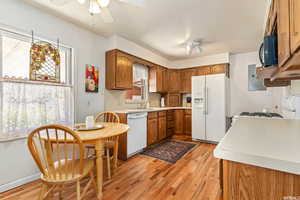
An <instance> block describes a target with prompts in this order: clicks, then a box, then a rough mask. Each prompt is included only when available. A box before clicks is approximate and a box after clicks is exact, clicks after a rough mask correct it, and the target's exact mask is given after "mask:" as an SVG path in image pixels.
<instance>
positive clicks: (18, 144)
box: [0, 0, 108, 192]
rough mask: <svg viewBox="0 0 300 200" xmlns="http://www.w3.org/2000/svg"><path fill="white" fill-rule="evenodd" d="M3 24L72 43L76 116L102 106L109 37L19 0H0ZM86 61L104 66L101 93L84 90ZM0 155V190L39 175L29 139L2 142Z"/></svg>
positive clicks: (67, 43)
mask: <svg viewBox="0 0 300 200" xmlns="http://www.w3.org/2000/svg"><path fill="white" fill-rule="evenodd" d="M0 24H2V25H1V27H7V26H9V27H11V28H13V29H17V30H19V31H24V32H26V33H29V32H30V31H31V30H34V32H35V33H36V34H37V35H38V36H40V37H43V38H45V39H48V40H53V41H56V39H57V38H59V39H60V41H61V42H62V43H64V44H66V45H68V46H71V47H73V48H74V50H75V59H76V65H75V69H76V71H77V77H76V80H75V81H76V82H75V84H76V86H77V91H76V92H77V97H78V98H77V102H76V114H77V118H76V120H77V121H83V119H84V117H85V116H86V115H88V114H94V113H96V112H99V111H102V110H103V107H104V89H103V88H104V64H105V58H104V56H105V54H104V52H105V51H106V49H107V46H108V41H107V39H105V38H102V37H100V36H98V35H95V34H93V33H91V32H89V31H86V30H84V29H81V28H78V27H76V26H74V25H72V24H69V23H67V22H65V21H62V20H60V19H58V18H56V17H53V16H50V15H48V14H45V13H44V12H42V11H39V10H38V9H35V8H33V7H31V6H28V5H26V4H24V3H23V2H22V1H19V0H1V6H0ZM6 25H7V26H6ZM85 64H95V65H97V66H100V67H101V68H100V73H101V78H100V87H101V89H100V92H99V93H96V94H87V93H85V91H84V76H85V74H84V70H85ZM89 102H90V104H89ZM0 158H1V164H0V192H1V191H3V190H6V189H8V188H10V187H11V186H16V185H18V184H22V183H24V182H27V181H30V180H32V179H34V178H36V177H37V176H36V174H37V172H38V170H37V169H36V167H35V164H34V162H33V161H32V159H31V156H30V155H29V152H28V150H27V144H26V139H22V140H18V141H14V142H7V143H0Z"/></svg>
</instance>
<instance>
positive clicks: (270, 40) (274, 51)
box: [259, 34, 278, 67]
mask: <svg viewBox="0 0 300 200" xmlns="http://www.w3.org/2000/svg"><path fill="white" fill-rule="evenodd" d="M259 59H260V62H261V64H262V65H263V66H264V67H269V66H277V65H278V43H277V35H275V34H274V35H269V36H265V37H264V42H263V43H262V45H261V46H260V49H259Z"/></svg>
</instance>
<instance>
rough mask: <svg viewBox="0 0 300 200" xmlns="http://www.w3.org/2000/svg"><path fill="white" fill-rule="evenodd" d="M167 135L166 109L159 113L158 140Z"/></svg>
mask: <svg viewBox="0 0 300 200" xmlns="http://www.w3.org/2000/svg"><path fill="white" fill-rule="evenodd" d="M166 137H167V115H166V111H163V112H159V113H158V141H161V140H163V139H165V138H166Z"/></svg>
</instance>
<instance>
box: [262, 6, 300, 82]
mask: <svg viewBox="0 0 300 200" xmlns="http://www.w3.org/2000/svg"><path fill="white" fill-rule="evenodd" d="M299 10H300V2H299V0H273V1H272V4H271V9H270V12H269V16H268V23H267V27H266V31H265V36H268V35H270V34H277V36H278V40H277V41H278V66H271V67H270V66H269V67H261V68H258V69H257V75H258V77H259V78H260V79H269V80H270V83H274V84H269V85H268V86H275V87H276V86H277V85H278V84H277V83H276V82H274V81H275V80H279V79H280V80H281V83H283V82H282V81H285V84H284V86H287V85H289V82H288V81H289V80H296V79H300V75H299V74H300V50H299V48H300V13H299ZM275 19H277V20H275ZM273 21H274V23H273Z"/></svg>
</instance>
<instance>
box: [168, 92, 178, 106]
mask: <svg viewBox="0 0 300 200" xmlns="http://www.w3.org/2000/svg"><path fill="white" fill-rule="evenodd" d="M167 106H169V107H179V106H181V95H180V94H179V93H175V94H168V95H167Z"/></svg>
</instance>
